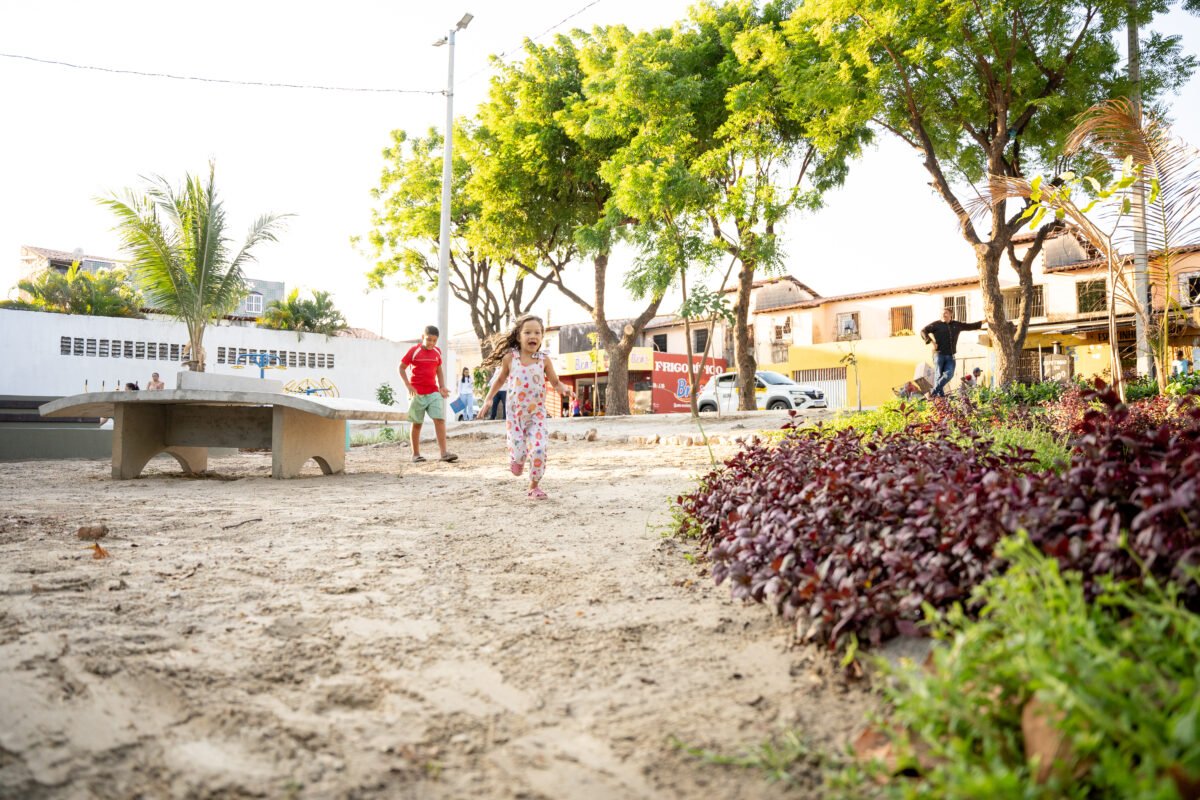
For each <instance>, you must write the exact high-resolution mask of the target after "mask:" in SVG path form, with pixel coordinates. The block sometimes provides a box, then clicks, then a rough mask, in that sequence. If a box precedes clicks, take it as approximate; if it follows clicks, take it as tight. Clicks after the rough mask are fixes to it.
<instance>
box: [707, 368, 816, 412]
mask: <svg viewBox="0 0 1200 800" xmlns="http://www.w3.org/2000/svg"><path fill="white" fill-rule="evenodd" d="M754 374H755V378H756V380H755V386H754V396H755V398H756V399H757V401H758V407H759V408H760V409H769V410H771V411H777V410H782V409H791V408H794V409H805V408H825V407H826V401H825V393H824V392H822V391H821V390H820V389H818V388H817V387H815V386H806V385H804V384H800V383H796V382H795V381H794V380H792V379H791V378H789V377H787V376H786V375H780V374H779V373H778V372H756V373H754ZM696 401H697V402H696V405H697V407H698V408H699V409H700V410H701V411H716V410H717V408H718V407H719V408H720V409H721V411H737V407H738V387H737V373H736V372H726V373H723V374H721V375H715V376H713V378H712V380H710V381H709V382H708V383H707V384H706V385H705V387H704V388H703V389H702V390H701V391H700V396H699V397H697V398H696Z"/></svg>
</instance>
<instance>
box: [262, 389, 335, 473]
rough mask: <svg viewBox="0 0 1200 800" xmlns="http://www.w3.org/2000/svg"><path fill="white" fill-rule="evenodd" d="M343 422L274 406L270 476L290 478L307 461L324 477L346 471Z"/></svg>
mask: <svg viewBox="0 0 1200 800" xmlns="http://www.w3.org/2000/svg"><path fill="white" fill-rule="evenodd" d="M345 448H346V421H345V420H342V419H327V418H325V417H318V416H317V415H315V414H309V413H307V412H304V411H297V410H295V409H294V408H284V407H283V406H275V407H274V416H273V419H272V427H271V477H272V478H294V477H296V476H297V475H299V474H300V469H301V468H302V467H303V466H304V462H306V461H308V460H309V459H310V458H311V459H313V460H315V461H316V462H317V464H319V465H320V467H321V471H322V472H324V473H325V474H326V475H332V474H333V473H335V472H342V471H344V470H345V469H346V449H345Z"/></svg>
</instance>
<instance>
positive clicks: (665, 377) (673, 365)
mask: <svg viewBox="0 0 1200 800" xmlns="http://www.w3.org/2000/svg"><path fill="white" fill-rule="evenodd" d="M692 363H693V364H695V365H696V367H697V370H696V371H697V372H701V370H700V357H699V356H693V357H692ZM724 371H725V359H723V358H710V359H707V360H706V361H705V362H704V368H703V371H702V374H703V377H702V378H700V383H699V386H698V387H697V391H699V390H700V389H703V388H704V385H705V384H706V383H708V379H709V378H711V377H712V376H713V375H720V374H721V373H722V372H724ZM689 378H690V376H689V375H688V358H687V356H683V355H676V354H674V353H655V354H654V370H653V371H652V372H651V374H650V379H651V381H652V383H653V393H652V396H651V399H650V402H651V410H652V412H653V413H655V414H669V413H671V412H675V411H684V412H686V411H691V410H692V406H691V401H690V400H689V397H690V395H691V387H690V386H689V384H688V380H689Z"/></svg>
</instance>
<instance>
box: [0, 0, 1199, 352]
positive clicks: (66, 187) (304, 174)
mask: <svg viewBox="0 0 1200 800" xmlns="http://www.w3.org/2000/svg"><path fill="white" fill-rule="evenodd" d="M688 5H690V2H687V1H686V0H653V2H646V0H574V2H563V1H562V0H520V1H518V0H507V1H506V0H463V2H462V3H461V4H459V5H454V4H435V3H417V2H411V0H391V2H381V1H378V2H377V1H376V0H344V1H343V2H341V3H338V4H336V5H328V4H312V5H309V4H299V3H295V2H283V0H253V2H247V1H246V0H240V2H229V1H228V0H215V1H214V2H209V3H206V4H204V6H203V7H202V8H203V11H202V12H200V11H199V9H200V8H201V7H198V6H195V5H186V4H182V5H180V4H171V3H162V2H161V0H159V1H157V2H142V1H141V0H138V1H136V2H135V1H133V0H121V1H120V2H117V1H116V0H111V1H110V2H104V3H97V2H94V0H74V1H72V2H53V3H50V2H27V0H0V53H3V54H8V55H20V56H30V57H35V58H40V59H48V60H53V61H61V62H70V63H73V64H78V65H89V66H99V67H107V68H112V69H122V70H134V71H140V72H150V73H171V74H175V75H189V76H201V77H207V78H214V79H225V80H237V81H260V82H279V83H293V84H317V85H336V86H345V87H360V88H389V89H394V88H403V89H412V90H417V91H419V92H431V94H420V93H416V94H386V93H376V92H325V91H316V90H308V89H283V88H259V87H250V86H236V85H229V84H222V83H201V82H188V81H179V80H170V79H165V78H152V77H139V76H133V75H123V74H114V73H110V72H102V71H95V70H80V69H71V68H68V67H64V66H55V65H48V64H42V63H35V62H32V61H27V60H21V59H14V58H0V108H3V110H4V122H3V125H2V126H0V293H4V294H7V292H8V287H10V286H12V285H13V284H14V283H15V281H16V279H17V278H18V257H19V249H20V246H21V245H32V246H36V247H46V248H52V249H57V250H67V251H71V250H74V249H75V248H82V249H83V250H84V251H85V252H86V253H88V254H89V255H98V256H112V257H120V255H121V254H120V250H119V248H118V242H117V238H116V236H115V235H114V234H113V233H112V231H111V227H112V220H111V216H110V215H109V212H106V211H105V210H103V209H101V208H100V207H99V206H98V205H97V204H96V202H95V198H96V197H97V196H100V195H104V194H108V193H110V192H113V191H120V190H122V189H124V188H126V187H136V186H139V185H140V182H139V176H141V175H155V174H160V175H163V176H166V177H168V178H169V179H171V181H172V182H174V183H178V182H179V181H180V180H181V178H182V176H183V174H184V173H185V172H192V173H201V172H203V171H204V170H205V169H206V164H207V162H208V160H209V159H215V160H216V163H217V185H218V189H219V191H220V193H221V195H222V197H223V199H224V201H225V205H226V209H227V212H228V214H229V217H230V220H231V223H232V229H233V231H234V232H235V233H236V234H237V236H238V238H240V236H241V234H242V232H243V231H244V230H245V229H246V228H247V227H248V226H249V224H250V222H251V220H252V219H253V218H254V217H255V216H256V215H258V214H259V213H262V212H266V211H275V212H288V213H292V214H295V215H296V216H295V217H294V218H293V219H291V220H290V221H289V224H288V227H287V230H286V231H285V232H284V233H283V234H282V236H281V238H280V242H279V243H278V244H268V245H266V246H264V247H263V248H262V250H261V251H260V253H259V263H257V264H254V265H252V266H251V267H250V269H249V270H248V272H249V274H250V275H252V276H254V277H259V278H265V279H269V280H282V281H285V282H286V283H287V285H288V288H289V289H291V288H294V287H299V288H300V289H301V290H304V291H307V290H309V289H326V290H331V291H332V292H333V293H334V296H335V299H336V302H337V304H338V306H339V308H341V309H342V310H343V311H344V312H345V314H346V316H347V318H348V320H349V321H350V324H351V325H355V326H360V327H366V328H371V329H372V330H379V329H380V324H381V321H382V323H383V331H384V333H385V335H387V336H388V337H389V338H413V337H415V336H416V332H417V331H418V330H419V329H420V327H422V326H423V325H425V324H426V323H427V322H432V321H434V318H435V317H436V306H435V304H434V303H433V302H432V301H431V302H428V303H425V304H419V303H418V302H416V300H415V299H414V298H413V297H412V296H410V295H408V294H407V293H406V292H404V291H402V290H399V289H389V290H386V291H382V292H371V293H367V292H366V291H365V290H366V281H365V278H364V274H365V273H366V272H367V271H368V270H369V269H370V267H371V259H370V257H369V255H367V254H363V253H359V252H356V251H355V249H354V248H353V247H352V246H351V244H350V239H351V237H352V236H354V235H357V234H365V233H367V232H368V230H369V226H370V209H371V202H372V201H371V197H370V190H371V189H372V188H373V187H375V186H377V184H378V180H379V174H380V170H381V168H382V165H383V162H382V157H381V151H382V149H383V148H384V147H385V146H386V145H387V142H388V134H389V131H391V130H393V129H395V128H405V129H408V130H411V131H418V132H421V131H424V130H426V129H428V128H429V127H431V126H436V127H438V128H439V129H440V128H441V127H442V125H443V124H444V120H445V98H444V97H443V96H442V95H441V94H440V93H439V92H440V91H441V89H442V88H444V86H445V81H446V62H447V50H446V48H434V47H432V46H431V45H432V42H433V41H434V40H435V39H437V38H439V37H440V36H442V35H444V34H445V32H446V31H447V29H448V28H450V27H451V26H452V25H453V24H454V23H455V22H456V21H457V20H458V19H459V17H461V15H462V13H463V12H467V11H469V12H471V13H473V14H474V15H475V19H474V21H473V22H472V23H471V25H470V27H469V28H468V29H467V30H466V31H464V32H462V33H460V34H459V35H458V47H457V48H456V54H455V58H456V65H455V72H456V76H457V80H456V97H455V112H456V114H457V115H466V114H469V113H470V112H471V111H472V109H474V107H475V106H476V105H477V104H478V103H479V101H480V100H481V99H482V97H483V94H484V92H485V91H486V88H487V78H488V74H489V66H488V56H489V55H491V54H502V53H509V54H511V56H510V57H516V56H517V55H518V54H519V50H520V44H521V41H522V39H523V38H524V37H526V36H529V37H540V36H542V35H543V34H544V33H545V32H547V31H548V29H552V28H553V29H554V30H567V29H569V28H571V27H584V28H587V27H591V26H592V25H596V24H612V23H623V24H625V25H628V26H630V27H633V28H649V27H654V26H657V25H665V24H669V23H670V22H671V21H673V20H675V19H677V18H680V17H682V16H683V15H684V13H685V10H686V8H687V7H688ZM436 6H440V7H441V8H440V10H438V9H435V8H434V7H436ZM309 9H312V10H309ZM576 12H578V13H576ZM568 15H574V16H573V17H572V18H571V19H570V20H569V21H567V22H565V23H564V24H562V25H561V26H559V23H562V21H563V20H564V18H565V17H568ZM556 26H558V27H556ZM1162 27H1163V28H1164V29H1168V30H1171V31H1173V32H1177V33H1181V34H1183V36H1184V43H1185V46H1187V47H1188V48H1189V49H1191V50H1193V51H1195V50H1200V19H1197V18H1195V17H1191V16H1189V15H1186V14H1183V13H1182V12H1173V13H1172V15H1171V16H1170V18H1169V19H1167V20H1166V21H1165V23H1164V24H1163V25H1162ZM1198 100H1200V83H1198V82H1197V81H1196V80H1193V81H1192V83H1191V84H1189V85H1188V86H1187V88H1186V89H1185V90H1184V92H1183V93H1182V94H1181V96H1179V97H1178V98H1175V99H1174V102H1173V106H1174V116H1175V120H1176V131H1177V132H1178V133H1179V134H1180V135H1181V136H1183V137H1184V138H1185V139H1187V140H1188V141H1190V142H1192V143H1193V144H1200V103H1198V102H1197V101H1198ZM927 184H928V176H927V174H926V173H925V171H924V169H923V168H922V167H921V164H920V161H919V159H918V158H917V157H916V156H915V155H914V154H913V153H912V152H911V151H910V150H907V149H906V148H903V147H900V146H898V145H896V144H895V143H893V142H891V141H888V140H886V139H885V140H882V142H881V144H880V146H879V147H878V148H876V149H875V150H874V151H873V152H871V153H870V154H868V156H867V157H865V158H864V159H863V160H862V161H860V162H858V163H857V164H855V165H854V167H853V168H852V171H851V177H850V179H849V181H848V183H847V185H846V186H845V187H843V188H842V189H840V190H838V191H836V192H834V193H832V194H831V195H830V196H829V197H828V198H827V206H826V208H825V209H824V210H822V211H821V212H819V213H818V214H816V215H813V216H809V217H799V216H798V217H795V218H793V219H792V220H790V221H789V222H788V223H787V226H786V230H787V250H788V254H789V259H788V263H789V271H790V272H791V274H793V275H795V276H796V277H797V278H799V279H800V280H802V281H804V282H805V283H807V284H808V285H810V286H812V287H813V288H814V289H815V290H817V291H818V292H820V293H821V294H824V295H834V294H842V293H848V292H854V291H861V290H863V289H866V288H871V287H880V286H889V285H897V284H905V283H917V282H921V281H926V280H936V279H939V278H943V277H953V276H960V275H969V274H971V273H972V270H973V263H974V261H973V257H972V254H971V252H970V250H969V249H968V248H967V246H966V245H965V244H964V243H963V241H962V239H961V237H960V236H959V234H958V232H957V229H956V226H955V220H954V218H953V216H952V215H951V213H950V211H949V210H948V209H947V208H946V207H945V205H944V204H943V203H942V202H941V201H940V200H938V199H937V198H936V197H934V196H933V195H932V192H931V191H930V189H929V188H928V185H927ZM618 261H619V260H618ZM540 305H544V306H545V307H539V308H538V309H537V310H538V311H540V312H543V313H544V312H545V311H546V310H547V309H548V308H551V307H552V309H553V319H552V321H553V322H555V323H562V322H570V321H580V320H582V319H584V318H585V313H584V312H583V311H582V310H581V309H579V308H578V307H576V306H574V304H572V303H571V302H570V301H566V300H562V299H557V300H556V299H547V300H546V301H545V302H544V304H540ZM669 306H671V303H670V302H668V303H666V304H664V310H672V309H671V308H669ZM609 307H610V313H611V314H612V315H614V316H618V315H622V314H627V313H630V312H631V311H633V310H634V309H635V308H636V307H637V306H636V304H634V303H632V302H630V301H629V300H628V299H626V298H624V292H623V291H621V290H620V288H619V287H616V288H615V289H614V290H613V291H611V292H610V296H609ZM450 316H451V330H452V331H453V332H459V331H464V330H466V329H467V328H468V327H469V323H468V318H467V311H466V309H465V308H464V307H462V306H461V305H459V304H457V303H456V302H454V301H452V302H451V307H450Z"/></svg>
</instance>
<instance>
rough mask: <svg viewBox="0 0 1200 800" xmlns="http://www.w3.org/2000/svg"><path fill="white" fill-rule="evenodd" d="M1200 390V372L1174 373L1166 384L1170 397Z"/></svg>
mask: <svg viewBox="0 0 1200 800" xmlns="http://www.w3.org/2000/svg"><path fill="white" fill-rule="evenodd" d="M1197 391H1200V372H1190V373H1188V374H1187V375H1176V376H1175V377H1173V378H1171V382H1170V383H1168V384H1167V394H1169V395H1171V396H1172V397H1182V396H1183V395H1185V394H1191V393H1193V392H1197Z"/></svg>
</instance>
